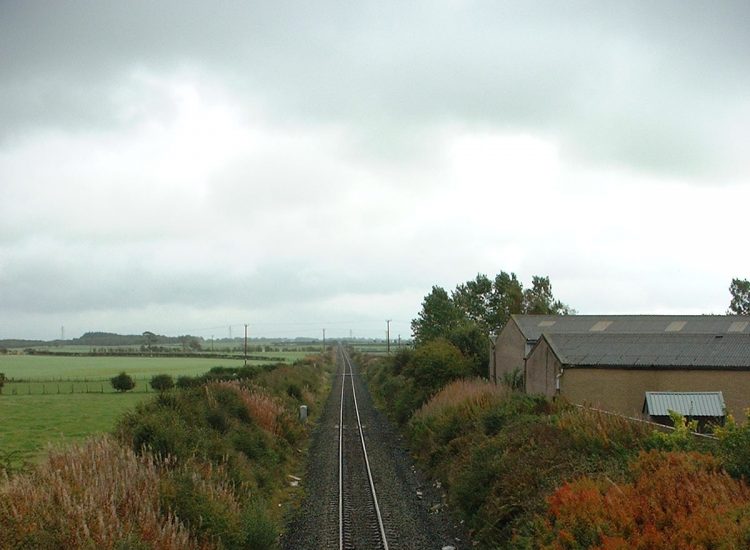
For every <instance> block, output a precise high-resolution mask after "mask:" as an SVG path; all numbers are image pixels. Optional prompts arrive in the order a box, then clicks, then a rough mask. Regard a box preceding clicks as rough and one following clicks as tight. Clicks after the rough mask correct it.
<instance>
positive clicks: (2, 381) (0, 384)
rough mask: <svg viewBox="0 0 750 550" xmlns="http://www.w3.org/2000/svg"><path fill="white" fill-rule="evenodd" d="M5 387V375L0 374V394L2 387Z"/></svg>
mask: <svg viewBox="0 0 750 550" xmlns="http://www.w3.org/2000/svg"><path fill="white" fill-rule="evenodd" d="M4 385H5V373H4V372H0V393H3V386H4Z"/></svg>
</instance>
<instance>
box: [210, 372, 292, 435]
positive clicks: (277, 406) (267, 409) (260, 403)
mask: <svg viewBox="0 0 750 550" xmlns="http://www.w3.org/2000/svg"><path fill="white" fill-rule="evenodd" d="M211 387H219V388H228V389H230V390H232V391H234V392H236V393H237V395H238V396H239V397H240V399H241V400H242V403H243V404H244V405H245V407H246V408H247V412H248V414H249V415H250V417H251V418H252V419H253V420H255V421H256V422H257V423H258V426H260V427H261V428H263V429H264V430H266V431H268V432H269V433H272V434H274V435H279V434H280V433H281V425H280V421H281V417H282V416H283V414H284V412H285V410H284V405H283V404H282V403H281V402H280V401H279V400H278V399H276V398H274V397H271V396H270V395H268V394H267V393H265V392H264V391H263V390H261V389H260V388H252V389H248V388H247V387H245V386H243V385H242V383H241V382H239V381H235V380H232V381H227V382H216V383H215V384H211V385H209V386H207V387H206V392H207V393H208V392H209V391H210V388H211Z"/></svg>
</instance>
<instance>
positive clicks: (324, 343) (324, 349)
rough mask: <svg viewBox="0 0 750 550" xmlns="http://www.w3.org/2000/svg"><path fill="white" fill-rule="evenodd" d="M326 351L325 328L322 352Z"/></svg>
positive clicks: (324, 330)
mask: <svg viewBox="0 0 750 550" xmlns="http://www.w3.org/2000/svg"><path fill="white" fill-rule="evenodd" d="M325 351H326V329H323V353H325Z"/></svg>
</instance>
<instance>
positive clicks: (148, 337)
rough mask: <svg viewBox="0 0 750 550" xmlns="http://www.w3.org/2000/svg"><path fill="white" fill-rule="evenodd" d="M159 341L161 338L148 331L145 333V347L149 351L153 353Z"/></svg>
mask: <svg viewBox="0 0 750 550" xmlns="http://www.w3.org/2000/svg"><path fill="white" fill-rule="evenodd" d="M158 341H159V338H158V337H157V336H156V334H154V333H153V332H150V331H148V330H147V331H146V332H144V333H143V346H144V347H145V348H146V349H147V350H148V351H151V350H152V349H153V347H154V346H155V345H156V343H157V342H158Z"/></svg>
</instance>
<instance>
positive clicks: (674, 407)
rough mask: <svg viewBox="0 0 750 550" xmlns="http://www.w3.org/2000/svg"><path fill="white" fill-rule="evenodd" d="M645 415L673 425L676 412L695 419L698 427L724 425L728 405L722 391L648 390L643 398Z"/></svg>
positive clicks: (654, 420) (689, 419)
mask: <svg viewBox="0 0 750 550" xmlns="http://www.w3.org/2000/svg"><path fill="white" fill-rule="evenodd" d="M641 412H642V413H643V416H644V417H645V418H647V419H649V420H651V421H652V422H657V423H659V424H664V425H665V426H671V425H672V424H673V422H672V418H671V416H670V415H671V413H672V412H676V413H679V414H681V415H682V416H684V417H685V418H686V419H687V420H688V421H693V420H695V421H696V422H698V427H699V428H701V429H703V428H704V427H705V426H706V425H709V424H713V425H723V424H724V421H725V420H726V405H725V404H724V396H723V395H722V393H721V392H720V391H706V392H698V391H681V392H678V391H647V392H646V398H645V399H644V400H643V409H642V411H641Z"/></svg>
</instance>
